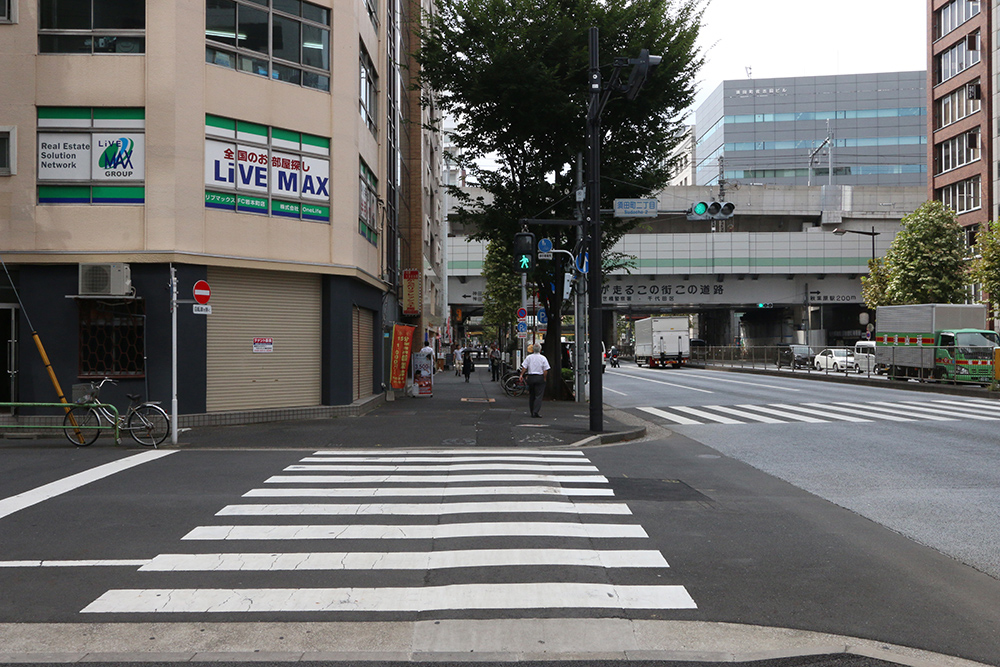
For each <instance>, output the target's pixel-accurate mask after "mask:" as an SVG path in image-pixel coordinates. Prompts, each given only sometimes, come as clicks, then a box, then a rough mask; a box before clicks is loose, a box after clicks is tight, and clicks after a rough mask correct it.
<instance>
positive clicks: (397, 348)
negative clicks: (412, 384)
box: [390, 324, 416, 389]
mask: <svg viewBox="0 0 1000 667" xmlns="http://www.w3.org/2000/svg"><path fill="white" fill-rule="evenodd" d="M415 329H416V327H409V326H406V325H405V324H395V325H393V327H392V366H391V367H390V373H391V376H390V384H391V385H392V388H393V389H403V388H405V387H406V362H407V361H408V360H409V358H410V350H411V349H412V347H413V332H414V330H415Z"/></svg>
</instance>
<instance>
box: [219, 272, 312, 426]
mask: <svg viewBox="0 0 1000 667" xmlns="http://www.w3.org/2000/svg"><path fill="white" fill-rule="evenodd" d="M207 280H208V283H209V284H210V285H211V286H212V302H211V306H212V314H211V315H207V317H208V350H207V353H208V354H207V357H208V358H207V363H206V376H207V387H206V404H207V409H208V411H209V412H219V411H228V410H252V409H262V408H288V407H301V406H313V405H319V404H320V402H321V399H320V375H321V345H322V343H321V332H322V328H321V312H322V304H321V291H322V290H321V283H320V277H319V276H316V275H312V274H302V273H286V272H282V271H252V270H247V269H233V268H222V267H211V266H210V267H208V275H207ZM255 338H270V339H272V340H273V351H272V352H267V353H261V352H257V353H255V352H254V351H253V350H254V339H255Z"/></svg>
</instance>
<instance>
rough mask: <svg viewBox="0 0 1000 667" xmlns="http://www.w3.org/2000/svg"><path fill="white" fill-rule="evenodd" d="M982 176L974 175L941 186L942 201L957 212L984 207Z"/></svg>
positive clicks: (966, 211)
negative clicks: (981, 187)
mask: <svg viewBox="0 0 1000 667" xmlns="http://www.w3.org/2000/svg"><path fill="white" fill-rule="evenodd" d="M980 186H981V180H980V177H979V176H978V175H977V176H973V177H972V178H968V179H966V180H964V181H959V182H958V183H952V184H951V185H946V186H944V187H943V188H941V191H940V199H941V203H942V204H944V205H945V206H947V207H948V208H950V209H951V210H953V211H954V212H955V213H968V212H969V211H974V210H976V209H978V208H981V207H982V199H981V197H982V194H981V189H980Z"/></svg>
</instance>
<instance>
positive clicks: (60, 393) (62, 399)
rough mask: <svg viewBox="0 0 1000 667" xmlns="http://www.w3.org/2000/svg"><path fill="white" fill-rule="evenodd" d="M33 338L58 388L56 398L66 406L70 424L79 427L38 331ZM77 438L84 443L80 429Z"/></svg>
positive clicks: (32, 334)
mask: <svg viewBox="0 0 1000 667" xmlns="http://www.w3.org/2000/svg"><path fill="white" fill-rule="evenodd" d="M31 337H32V338H33V339H34V341H35V347H37V348H38V354H40V355H42V363H43V364H45V370H47V371H48V372H49V379H51V380H52V386H53V387H55V388H56V396H58V397H59V402H60V403H63V404H64V405H65V406H66V407H65V408H63V409H64V410H65V411H66V414H67V415H69V423H70V424H72V425H73V426H79V424H77V423H76V418H75V417H74V416H73V406H71V405H70V404H69V401H67V400H66V396H65V395H64V394H63V390H62V387H61V386H59V379H58V378H56V372H55V370H54V369H53V368H52V362H50V361H49V355H47V354H45V347H44V346H43V345H42V339H41V338H39V337H38V332H37V331H32V332H31ZM76 437H77V438H78V439H79V440H80V442H81V443H82V442H83V433H81V432H80V430H79V429H77V430H76Z"/></svg>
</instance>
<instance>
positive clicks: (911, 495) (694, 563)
mask: <svg viewBox="0 0 1000 667" xmlns="http://www.w3.org/2000/svg"><path fill="white" fill-rule="evenodd" d="M605 387H606V389H607V390H608V392H607V394H606V400H607V402H608V403H609V404H611V405H615V406H617V407H619V408H621V409H623V410H625V411H626V412H627V413H630V414H632V415H633V417H634V418H636V419H638V418H642V419H647V420H649V423H650V426H651V434H650V437H648V438H646V439H645V440H643V441H640V442H635V443H629V444H625V445H619V446H608V447H596V448H588V449H586V450H585V451H583V452H580V451H563V452H562V453H561V454H560V453H554V452H553V451H551V450H549V451H546V450H538V451H531V450H527V449H525V450H520V451H517V452H515V454H514V455H516V456H523V455H527V456H529V457H530V458H537V459H539V460H538V461H521V460H519V459H518V460H515V459H513V458H507V455H503V456H496V455H487V456H486V459H483V458H482V453H481V452H478V451H474V452H460V451H457V450H445V451H442V452H441V453H440V454H439V455H438V456H439V458H440V459H441V460H440V461H433V462H431V461H430V460H428V459H426V458H424V457H428V456H434V455H435V454H434V453H433V452H429V451H428V450H421V451H420V452H414V453H412V454H410V453H406V452H400V451H398V450H382V451H377V452H371V453H367V454H366V453H364V452H358V451H357V450H351V451H346V450H343V451H330V452H325V453H324V454H323V455H321V456H316V455H315V454H314V450H297V449H295V448H294V446H289V443H282V445H283V448H282V449H280V450H271V449H256V450H252V449H243V450H234V449H231V448H225V449H218V450H212V449H203V450H198V451H184V450H180V451H176V450H173V451H169V450H167V451H165V452H141V453H136V452H135V451H130V452H121V451H117V450H114V449H110V448H108V449H100V448H98V449H90V450H72V449H58V450H55V449H51V450H45V449H37V450H36V449H28V448H25V449H17V448H15V449H9V450H5V451H4V456H3V459H2V461H0V489H3V493H0V591H2V594H0V656H2V655H3V654H4V652H5V651H8V652H11V653H14V654H18V655H19V656H20V659H22V660H23V657H24V654H25V653H30V652H32V651H29V650H28V649H29V648H30V647H34V650H35V651H38V650H39V646H43V645H44V646H46V647H51V648H50V649H49V650H52V651H53V652H54V653H57V654H58V655H59V659H60V660H68V659H70V658H68V657H67V656H72V655H73V654H74V653H73V652H74V650H78V651H81V650H83V649H80V647H87V650H88V651H90V652H91V653H90V657H88V658H87V659H88V660H89V661H93V660H96V659H97V657H99V655H100V653H101V651H104V652H105V653H106V654H107V655H109V656H110V655H117V656H119V659H123V658H121V656H122V655H134V654H135V653H143V654H144V655H145V657H146V658H147V659H148V658H149V657H150V654H151V652H152V655H156V654H157V653H163V654H168V653H169V654H170V655H169V659H170V660H187V661H192V660H193V661H197V656H198V655H202V654H205V655H207V654H211V655H212V657H211V659H212V660H220V659H224V656H225V654H226V652H227V651H233V652H236V651H237V650H243V651H247V650H248V647H251V646H253V647H259V648H258V649H256V650H261V651H264V652H265V655H261V656H258V657H260V658H262V659H268V656H270V658H269V659H271V660H273V661H274V662H275V663H277V662H280V661H281V659H282V656H284V658H285V659H289V658H288V655H296V656H298V658H296V659H301V656H302V655H303V654H306V655H312V656H313V657H311V658H309V659H311V660H321V659H323V656H326V659H345V656H352V655H353V656H355V658H356V657H357V656H358V655H364V656H365V659H366V660H369V661H382V662H385V661H387V660H391V659H392V656H401V655H406V656H409V657H408V659H410V660H417V661H419V660H420V656H421V655H424V654H423V653H421V651H426V652H436V657H435V660H440V659H442V656H449V655H450V656H451V658H452V659H453V660H454V661H465V659H466V658H465V657H464V656H467V655H468V653H469V650H470V649H469V647H470V646H472V647H474V649H475V651H476V652H477V653H479V655H478V656H477V660H484V659H488V658H489V656H491V655H496V656H498V659H499V656H504V659H510V658H511V657H512V656H513V657H515V658H516V659H520V660H530V659H531V658H532V656H535V657H536V658H537V656H538V655H539V653H544V652H545V651H551V652H552V653H553V654H558V655H561V656H562V657H572V656H573V655H574V654H587V655H590V656H591V657H594V656H597V655H599V654H600V653H602V652H603V653H605V654H609V655H610V654H616V653H617V654H620V655H621V656H627V657H629V658H631V659H632V660H633V661H641V660H643V659H647V658H651V657H656V656H659V657H662V656H663V655H666V654H667V653H669V655H672V656H675V660H676V657H677V656H682V655H685V651H687V653H686V655H688V656H690V657H695V656H697V658H698V660H700V661H704V660H708V659H710V658H712V656H717V657H718V658H719V661H720V662H730V663H731V661H732V658H733V656H748V655H758V656H762V655H769V656H771V660H770V661H769V662H766V663H760V664H762V665H764V664H767V665H782V667H784V664H785V663H782V662H780V661H778V660H777V658H776V657H775V656H776V655H778V654H776V653H775V648H774V647H775V646H779V645H780V646H782V647H783V650H786V651H787V650H791V649H790V648H789V647H794V648H796V649H799V650H801V651H802V652H811V653H817V654H820V655H822V654H823V653H830V652H831V651H830V650H824V649H831V648H837V642H841V644H840V645H839V648H840V649H843V647H844V643H847V644H848V645H851V644H853V645H856V646H862V647H866V650H868V652H869V653H868V654H867V655H868V656H869V657H863V656H837V657H834V658H830V659H829V661H828V662H821V661H820V660H821V658H814V657H810V658H798V659H796V660H798V661H797V662H789V663H787V664H788V666H789V667H793V665H794V667H800V666H802V665H811V664H816V665H827V664H829V665H831V667H832V666H834V665H836V666H837V667H840V666H841V665H859V666H860V665H865V666H866V667H867V666H868V665H878V664H880V663H879V662H878V661H877V660H874V658H873V657H872V656H873V655H874V654H877V657H882V658H885V659H887V660H888V659H890V658H891V657H893V656H895V657H897V658H898V659H899V664H914V665H915V664H920V665H924V664H926V665H935V667H937V666H938V665H952V664H954V665H958V664H961V663H960V662H953V661H949V660H944V659H942V660H940V661H937V662H935V661H933V660H931V661H928V658H927V656H926V655H923V657H921V658H920V659H921V660H923V662H921V661H920V660H918V659H916V658H913V659H912V660H906V659H904V658H906V657H907V654H906V652H905V651H906V650H905V649H899V648H892V647H891V646H886V645H892V646H895V647H910V648H912V649H914V650H917V651H920V650H922V651H930V652H934V653H937V654H944V655H947V656H959V657H961V658H965V659H968V660H975V661H979V662H982V663H986V664H992V665H1000V640H998V637H1000V605H997V603H996V602H997V600H1000V581H998V579H997V576H996V573H995V567H996V549H997V545H1000V538H998V537H997V534H996V530H997V528H996V526H995V525H992V524H994V523H996V522H995V517H996V516H998V515H1000V512H998V511H997V510H998V508H997V507H996V503H997V500H996V499H995V498H991V497H990V493H991V492H992V491H993V490H995V489H996V487H997V482H998V481H1000V480H997V475H998V473H997V471H996V469H995V468H996V466H995V456H994V452H995V442H996V437H995V435H994V433H995V430H996V426H997V425H998V424H997V422H1000V411H995V410H991V408H992V406H990V405H988V404H987V403H984V402H971V401H966V399H961V398H955V397H954V396H946V395H942V396H936V395H933V394H922V393H914V392H907V391H904V390H900V389H889V388H886V389H882V388H872V387H856V386H844V385H840V384H830V383H821V382H814V381H809V380H803V379H798V378H792V377H789V378H785V377H760V376H746V375H740V374H733V373H721V372H713V371H702V370H696V369H680V370H678V371H672V370H664V371H648V370H644V369H636V368H635V367H634V366H633V367H623V368H621V369H616V370H612V369H609V371H608V373H607V375H606V376H605ZM937 401H958V402H959V403H962V404H961V405H954V404H952V403H938V402H937ZM842 403H847V404H848V405H847V406H842V405H841V406H840V407H842V408H844V409H843V410H840V411H838V412H836V414H840V415H841V416H842V417H847V418H851V419H857V420H864V421H842V420H835V419H833V418H832V417H831V416H829V415H826V414H824V410H826V411H827V412H829V413H831V414H833V413H834V410H833V407H832V406H835V405H839V404H842ZM887 404H891V405H887ZM824 405H826V406H828V407H826V408H824V407H823V406H824ZM746 406H757V407H756V408H752V407H746ZM899 406H901V407H899ZM720 407H722V408H728V411H727V410H720V409H719V408H720ZM642 408H653V409H654V410H655V411H654V412H651V411H649V410H643V409H642ZM678 408H688V410H687V411H684V410H678ZM692 410H693V411H692ZM807 411H809V412H807ZM876 412H877V414H878V416H877V417H876V416H875V415H876ZM664 415H666V416H664ZM753 415H756V416H757V417H758V420H756V421H755V420H754V419H752V416H753ZM795 415H798V416H799V417H800V419H796V418H795ZM968 415H977V416H979V417H981V419H973V418H970V417H969V416H968ZM993 415H995V418H994V416H993ZM932 416H936V417H937V419H932V418H931V417H932ZM802 417H805V418H807V419H808V421H803V420H802V419H801V418H802ZM722 419H725V420H728V421H730V422H738V423H720V420H722ZM905 420H913V421H905ZM946 420H947V421H946ZM359 454H361V455H362V456H363V457H365V460H364V461H360V462H359V461H350V460H348V459H344V458H342V457H345V456H347V457H357V455H359ZM514 455H511V456H514ZM400 456H402V457H404V458H405V457H407V456H409V457H416V458H415V459H412V460H408V461H407V460H398V459H399V457H400ZM470 457H471V458H470ZM560 457H567V458H560ZM326 458H332V459H334V460H333V461H324V460H321V459H326ZM487 459H488V460H489V461H488V462H485V461H486V460H487ZM105 465H106V466H111V467H108V468H101V467H100V466H105ZM359 465H360V466H374V467H371V468H370V469H369V468H365V469H357V470H354V471H353V472H352V474H356V475H359V476H360V478H359V479H352V480H341V481H337V482H331V481H330V480H329V479H327V480H325V481H315V480H313V481H309V482H308V483H307V479H308V478H312V477H315V476H322V475H343V474H345V472H350V471H348V468H352V466H359ZM533 465H541V466H543V467H544V471H543V472H538V471H531V470H530V469H522V468H520V466H533ZM127 466H129V467H127ZM324 466H327V467H326V468H324ZM415 466H420V468H417V467H415ZM429 466H441V467H442V469H441V470H432V469H431V468H430V467H429ZM456 466H461V467H456ZM466 466H471V467H472V469H471V470H470V469H467V468H466ZM484 466H490V468H488V469H487V468H486V467H484ZM564 468H565V470H563V469H564ZM95 470H97V471H103V472H104V473H107V474H104V475H97V474H94V471H95ZM398 474H406V475H407V476H408V477H407V479H405V480H402V479H394V478H393V476H394V475H398ZM466 474H475V475H482V474H489V475H491V477H490V480H489V481H486V480H484V479H481V478H479V479H476V480H465V481H461V480H459V479H458V478H457V477H458V476H461V475H466ZM535 474H545V475H557V476H558V475H563V476H568V477H567V478H566V479H560V480H556V479H555V478H552V479H548V480H543V481H539V480H538V479H534V478H530V479H529V478H518V477H516V476H517V475H535ZM81 475H84V477H80V476H81ZM88 475H89V476H88ZM574 476H576V477H574ZM435 477H447V478H448V479H447V480H435V479H434V478H435ZM292 478H294V479H292ZM545 484H550V485H551V486H549V487H544V485H545ZM50 485H54V486H50ZM473 485H476V486H481V487H482V488H478V489H477V490H475V491H471V490H470V488H469V487H470V486H473ZM539 485H541V487H540V486H539ZM307 487H308V488H323V489H330V488H333V489H340V490H346V492H347V495H346V496H344V495H334V496H326V497H320V498H317V497H310V496H307V497H298V496H275V495H270V494H272V492H273V491H274V490H276V489H278V490H282V492H285V491H287V490H290V489H301V488H307ZM542 487H544V488H542ZM566 489H574V490H575V491H574V493H579V494H580V495H570V496H567V495H565V494H566ZM556 490H558V491H556ZM296 493H297V492H296ZM310 493H314V492H310ZM338 493H339V491H338ZM383 494H388V495H383ZM449 494H454V495H449ZM611 494H613V495H611ZM552 501H557V502H559V503H561V504H559V505H556V506H553V505H551V504H550V503H551V502H552ZM522 502H528V503H533V505H531V506H529V505H523V504H517V503H522ZM508 503H512V504H508ZM319 505H322V507H319ZM623 507H624V509H622V508H623ZM275 508H277V509H275ZM498 523H502V524H503V526H502V528H503V531H505V532H491V531H494V530H495V529H498V528H500V527H501V526H498V525H496V524H498ZM331 526H336V528H335V529H334V528H331ZM456 530H458V532H454V531H456ZM366 554H367V555H366ZM470 554H471V555H473V556H475V558H477V559H482V558H487V559H500V560H495V561H493V562H485V561H482V560H479V561H475V562H474V561H472V560H468V558H470ZM615 554H618V555H615ZM581 556H583V557H585V558H598V559H599V562H598V563H595V562H591V561H587V562H577V561H575V560H573V559H576V558H579V557H581ZM366 558H367V560H365V559H366ZM428 558H432V559H439V558H440V559H443V560H442V561H440V562H438V561H436V560H435V561H434V562H435V563H437V564H435V565H433V566H432V565H429V564H428V561H427V560H426V559H428ZM449 558H450V559H457V560H453V561H452V562H450V563H449V562H448V559H449ZM531 558H536V559H538V560H537V561H532V560H531ZM355 559H358V560H355ZM421 559H423V560H421ZM504 559H514V560H509V561H508V560H504ZM558 559H569V560H558ZM615 559H618V560H617V561H616V560H615ZM991 568H992V569H991ZM442 591H447V592H448V595H445V596H439V597H428V595H429V594H433V593H439V592H442ZM512 592H513V593H512ZM206 595H207V596H208V597H206ZM574 596H576V597H574ZM497 600H503V601H502V602H497ZM334 628H335V629H334ZM345 628H351V630H350V632H347V631H345ZM640 630H641V631H640ZM775 636H778V638H779V639H781V640H782V641H783V642H784V643H773V641H772V640H774V639H775ZM845 637H846V638H849V639H846V640H845V639H843V638H845ZM45 641H47V642H49V643H47V644H46V643H44V642H45ZM178 647H184V649H183V650H179V649H178ZM542 647H544V648H542ZM654 647H655V648H656V649H657V650H659V651H661V652H660V653H656V652H655V651H653V650H652V649H653V648H654ZM765 647H766V650H765ZM283 649H287V650H285V651H284V652H282V650H283ZM883 649H884V652H881V653H880V651H883ZM449 650H450V651H452V654H449V653H448V651H449ZM754 650H756V651H757V653H754ZM95 651H96V654H95V653H94V652H95ZM310 651H313V652H314V653H310ZM352 651H353V652H352ZM358 651H362V653H358ZM463 651H464V653H463ZM769 651H770V652H769ZM130 652H131V653H130ZM268 652H270V653H268ZM81 655H82V654H81ZM95 655H96V656H97V657H95ZM785 655H788V654H787V653H786V654H785ZM332 656H337V657H332ZM724 656H728V658H727V659H725V660H723V659H722V658H723V657H724ZM909 657H912V656H909ZM165 659H167V658H165ZM0 662H2V657H0ZM40 662H43V661H40ZM586 664H596V663H594V662H588V663H586ZM639 664H643V663H641V662H640V663H639ZM649 664H660V663H656V662H650V663H649ZM662 664H668V663H662ZM669 664H670V665H671V667H675V666H676V665H680V664H683V662H678V661H675V662H672V663H669ZM701 664H708V663H705V662H702V663H701Z"/></svg>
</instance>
